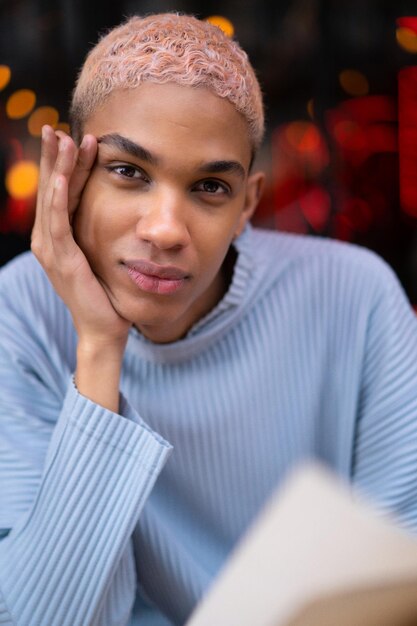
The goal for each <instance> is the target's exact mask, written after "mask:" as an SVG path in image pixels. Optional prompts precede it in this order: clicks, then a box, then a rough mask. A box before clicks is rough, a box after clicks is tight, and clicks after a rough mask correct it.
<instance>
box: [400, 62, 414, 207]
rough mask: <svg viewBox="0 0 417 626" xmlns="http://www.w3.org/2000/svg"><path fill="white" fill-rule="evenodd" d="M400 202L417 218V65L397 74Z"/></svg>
mask: <svg viewBox="0 0 417 626" xmlns="http://www.w3.org/2000/svg"><path fill="white" fill-rule="evenodd" d="M398 98H399V101H398V102H399V111H398V121H399V134H398V141H399V157H400V201H401V207H402V209H403V211H405V212H406V213H408V214H409V215H411V216H413V217H417V67H416V66H412V67H406V68H403V69H402V70H401V71H400V72H399V76H398Z"/></svg>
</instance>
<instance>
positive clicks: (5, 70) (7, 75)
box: [0, 65, 12, 90]
mask: <svg viewBox="0 0 417 626" xmlns="http://www.w3.org/2000/svg"><path fill="white" fill-rule="evenodd" d="M11 77H12V72H11V70H10V67H8V66H7V65H0V90H1V89H4V88H5V87H7V85H8V84H9V82H10V79H11Z"/></svg>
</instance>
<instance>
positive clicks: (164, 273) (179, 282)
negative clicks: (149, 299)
mask: <svg viewBox="0 0 417 626" xmlns="http://www.w3.org/2000/svg"><path fill="white" fill-rule="evenodd" d="M124 265H125V266H126V268H127V273H128V275H129V277H130V279H131V280H132V281H133V282H134V283H135V284H136V285H137V286H138V287H139V288H140V289H141V290H142V291H147V292H149V293H156V294H160V295H170V294H173V293H175V292H176V291H179V290H180V289H181V288H182V287H183V286H184V285H185V283H186V281H187V279H188V278H190V275H189V274H188V273H187V272H185V271H184V270H182V269H181V268H179V267H175V266H173V265H157V264H156V263H152V262H151V261H144V260H142V259H140V260H132V261H125V262H124Z"/></svg>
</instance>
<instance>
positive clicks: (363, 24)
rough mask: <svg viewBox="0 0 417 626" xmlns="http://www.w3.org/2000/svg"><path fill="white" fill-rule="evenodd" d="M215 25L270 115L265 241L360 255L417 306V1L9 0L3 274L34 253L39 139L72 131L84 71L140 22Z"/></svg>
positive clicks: (3, 106)
mask: <svg viewBox="0 0 417 626" xmlns="http://www.w3.org/2000/svg"><path fill="white" fill-rule="evenodd" d="M173 10H177V11H184V12H190V13H194V14H195V15H197V16H198V17H200V18H201V19H210V20H211V21H214V22H215V23H217V24H218V25H219V26H220V27H221V28H223V29H224V30H225V31H226V32H228V34H229V35H230V36H234V37H236V38H237V39H238V41H239V42H240V43H241V45H242V46H243V48H244V49H245V50H246V51H247V52H248V54H249V57H250V59H251V61H252V63H253V65H254V67H255V69H256V71H257V74H258V77H259V79H260V82H261V85H262V88H263V91H264V94H265V103H266V112H267V123H268V132H267V136H266V139H265V142H264V146H263V148H262V150H261V152H260V154H259V156H258V165H259V166H261V167H262V168H263V169H264V170H265V171H266V172H267V177H268V185H267V190H266V193H265V196H264V198H263V200H262V202H261V205H260V207H259V210H258V212H257V214H256V217H255V220H254V221H255V223H257V224H258V225H260V226H264V227H266V228H273V229H280V230H285V231H290V232H297V233H304V234H312V235H316V236H322V237H332V238H336V239H340V240H344V241H351V242H354V243H357V244H360V245H363V246H366V247H368V248H371V249H373V250H375V251H376V252H377V253H378V254H380V255H381V256H382V257H383V258H385V259H386V261H387V262H388V263H389V264H390V265H391V266H392V267H393V268H394V270H395V271H396V273H397V275H398V276H399V278H400V280H401V282H402V284H403V285H404V288H405V290H406V292H407V294H408V296H409V298H410V301H411V303H412V304H413V305H414V306H415V305H416V304H417V2H416V0H395V1H393V0H360V1H358V0H256V2H254V1H247V0H246V1H243V2H242V1H238V0H222V1H221V2H215V1H210V0H205V1H203V0H200V1H197V0H195V1H192V0H177V1H176V2H169V1H167V0H152V2H151V1H150V0H118V2H105V0H88V2H86V1H84V0H0V265H1V264H3V263H5V262H6V261H7V260H9V259H11V258H12V257H13V256H15V255H16V254H18V253H19V252H21V251H23V250H26V249H27V248H28V246H29V236H30V229H31V226H32V222H33V217H34V207H35V197H36V186H37V177H38V159H39V147H40V139H39V136H40V129H41V126H42V124H43V123H49V124H52V125H53V126H54V127H59V128H63V129H64V130H68V125H67V109H68V103H69V99H70V94H71V90H72V87H73V84H74V81H75V79H76V76H77V71H78V68H79V67H80V66H81V64H82V62H83V59H84V57H85V55H86V53H87V51H88V49H89V48H90V47H91V45H92V44H94V43H95V42H96V41H97V37H98V35H99V34H100V33H103V32H105V31H106V29H108V28H110V27H112V26H114V25H116V24H118V23H119V22H120V21H121V20H122V19H123V18H124V17H126V16H129V15H132V14H134V13H138V14H146V13H150V12H156V11H173Z"/></svg>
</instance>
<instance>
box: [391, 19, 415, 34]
mask: <svg viewBox="0 0 417 626" xmlns="http://www.w3.org/2000/svg"><path fill="white" fill-rule="evenodd" d="M396 23H397V26H398V27H399V28H408V29H409V30H412V31H414V32H415V33H416V34H417V17H398V18H397V19H396Z"/></svg>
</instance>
